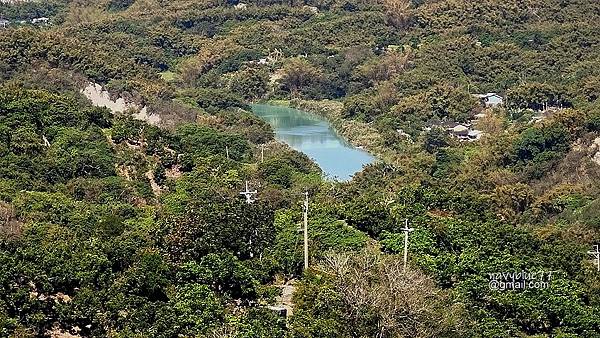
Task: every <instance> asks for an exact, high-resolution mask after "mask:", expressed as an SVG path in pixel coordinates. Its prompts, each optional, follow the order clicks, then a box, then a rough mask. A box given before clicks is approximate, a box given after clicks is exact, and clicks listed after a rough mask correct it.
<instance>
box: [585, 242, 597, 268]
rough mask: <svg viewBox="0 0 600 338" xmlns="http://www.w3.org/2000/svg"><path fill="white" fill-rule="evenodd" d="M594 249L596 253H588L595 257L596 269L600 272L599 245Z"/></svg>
mask: <svg viewBox="0 0 600 338" xmlns="http://www.w3.org/2000/svg"><path fill="white" fill-rule="evenodd" d="M593 248H594V250H596V251H588V252H587V253H588V254H590V255H594V259H595V260H596V269H597V270H598V271H599V272H600V251H598V245H594V246H593Z"/></svg>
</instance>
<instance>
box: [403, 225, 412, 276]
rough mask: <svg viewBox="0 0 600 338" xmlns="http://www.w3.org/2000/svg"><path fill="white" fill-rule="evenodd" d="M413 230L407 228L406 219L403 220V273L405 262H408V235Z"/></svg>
mask: <svg viewBox="0 0 600 338" xmlns="http://www.w3.org/2000/svg"><path fill="white" fill-rule="evenodd" d="M414 230H415V229H413V228H409V227H408V219H406V220H404V229H402V231H404V271H406V262H407V260H408V233H409V232H411V231H414Z"/></svg>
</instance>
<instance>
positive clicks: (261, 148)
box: [260, 144, 265, 163]
mask: <svg viewBox="0 0 600 338" xmlns="http://www.w3.org/2000/svg"><path fill="white" fill-rule="evenodd" d="M264 161H265V145H264V144H261V145H260V162H261V163H262V162H264Z"/></svg>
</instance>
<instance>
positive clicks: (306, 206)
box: [304, 191, 308, 270]
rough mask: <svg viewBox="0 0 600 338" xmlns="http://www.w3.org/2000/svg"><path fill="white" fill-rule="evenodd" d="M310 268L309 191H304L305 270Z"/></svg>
mask: <svg viewBox="0 0 600 338" xmlns="http://www.w3.org/2000/svg"><path fill="white" fill-rule="evenodd" d="M306 269H308V191H307V192H305V193H304V270H306Z"/></svg>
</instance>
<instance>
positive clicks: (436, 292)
mask: <svg viewBox="0 0 600 338" xmlns="http://www.w3.org/2000/svg"><path fill="white" fill-rule="evenodd" d="M319 268H320V269H321V270H322V271H323V272H324V273H326V274H328V275H331V276H333V278H334V280H335V287H336V289H337V291H338V292H339V294H340V295H341V297H342V300H343V302H344V304H345V305H346V309H345V316H346V317H347V320H348V321H349V322H350V323H353V324H354V328H355V330H356V332H355V336H357V337H360V336H364V335H365V334H366V332H364V331H361V328H364V327H365V326H366V325H368V326H370V327H371V328H372V327H376V330H377V332H372V333H373V334H375V336H376V337H380V338H384V337H440V336H446V337H447V336H452V335H455V336H457V337H458V336H460V332H461V329H462V326H461V325H460V322H461V319H460V318H463V317H464V316H463V315H464V313H463V312H462V311H463V310H462V307H461V306H460V305H451V304H450V302H449V300H448V296H447V295H446V294H445V293H444V292H443V291H442V290H440V289H439V288H437V287H436V286H435V283H434V282H433V281H432V280H431V279H430V278H429V277H427V276H426V275H425V274H423V273H422V272H420V271H418V270H415V269H407V271H406V272H404V271H403V264H402V260H401V259H399V258H398V257H395V256H388V255H382V254H379V253H376V252H365V253H361V254H359V255H351V254H348V253H333V254H330V255H329V256H327V257H326V258H325V259H324V260H323V262H322V263H321V264H320V266H319ZM457 323H459V324H458V325H457ZM367 330H368V329H367Z"/></svg>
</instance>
